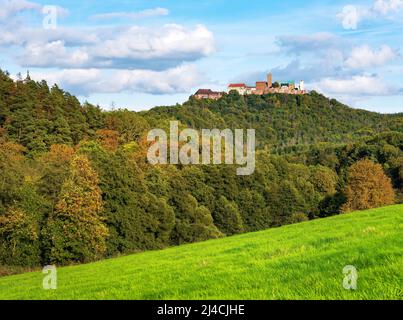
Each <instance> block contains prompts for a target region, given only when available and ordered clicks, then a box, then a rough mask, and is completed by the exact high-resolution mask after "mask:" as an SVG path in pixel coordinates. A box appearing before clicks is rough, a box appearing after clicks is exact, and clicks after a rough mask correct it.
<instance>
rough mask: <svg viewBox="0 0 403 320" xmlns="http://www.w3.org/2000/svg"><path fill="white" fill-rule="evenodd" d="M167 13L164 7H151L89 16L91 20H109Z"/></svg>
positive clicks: (147, 16)
mask: <svg viewBox="0 0 403 320" xmlns="http://www.w3.org/2000/svg"><path fill="white" fill-rule="evenodd" d="M168 14H169V10H168V9H166V8H153V9H146V10H143V11H139V12H109V13H102V14H96V15H93V16H91V17H90V18H91V19H92V20H109V19H133V20H137V19H143V18H151V17H159V16H167V15H168Z"/></svg>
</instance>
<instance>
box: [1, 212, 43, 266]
mask: <svg viewBox="0 0 403 320" xmlns="http://www.w3.org/2000/svg"><path fill="white" fill-rule="evenodd" d="M38 239H39V227H38V222H37V221H36V220H35V218H34V216H33V214H32V213H27V212H25V211H24V210H22V209H21V208H18V207H10V208H8V209H7V211H6V213H5V214H4V215H0V263H1V264H4V265H18V266H36V265H39V263H40V253H39V241H38Z"/></svg>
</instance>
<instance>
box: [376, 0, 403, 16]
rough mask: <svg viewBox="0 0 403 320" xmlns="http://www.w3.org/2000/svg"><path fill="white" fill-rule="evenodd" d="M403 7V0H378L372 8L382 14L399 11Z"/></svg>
mask: <svg viewBox="0 0 403 320" xmlns="http://www.w3.org/2000/svg"><path fill="white" fill-rule="evenodd" d="M401 9H403V0H376V1H375V3H374V5H373V7H372V10H373V11H374V12H376V13H379V14H381V15H387V14H389V13H390V12H397V11H399V10H401Z"/></svg>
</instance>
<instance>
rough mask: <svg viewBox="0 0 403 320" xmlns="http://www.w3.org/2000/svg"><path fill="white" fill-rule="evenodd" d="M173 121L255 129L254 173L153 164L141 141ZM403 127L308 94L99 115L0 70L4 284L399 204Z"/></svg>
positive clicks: (0, 263)
mask: <svg viewBox="0 0 403 320" xmlns="http://www.w3.org/2000/svg"><path fill="white" fill-rule="evenodd" d="M174 119H177V120H180V122H181V127H186V126H192V127H195V128H199V129H202V128H205V129H212V128H227V127H228V128H240V129H247V128H255V129H257V134H256V138H257V144H258V147H259V148H260V150H259V151H258V152H257V153H256V168H255V171H254V173H253V174H252V175H250V176H237V175H236V166H234V165H205V166H204V165H194V166H182V165H160V166H153V165H151V164H149V163H148V161H147V157H146V155H147V151H148V147H149V144H148V143H147V141H146V139H145V136H146V134H147V132H148V131H149V130H150V129H152V128H165V129H167V128H168V127H169V120H174ZM402 121H403V114H398V115H380V114H377V113H371V112H367V111H361V110H354V109H351V108H348V107H346V106H343V105H342V104H340V103H338V102H337V101H335V100H329V99H327V98H325V97H324V96H322V95H319V94H317V93H311V94H309V95H304V96H287V95H273V94H272V95H265V96H262V97H260V96H248V97H241V96H239V95H237V94H232V93H231V94H229V95H226V96H224V97H223V98H222V99H220V100H218V101H207V100H203V101H197V100H193V99H190V100H189V101H188V102H186V103H184V104H183V105H177V106H172V107H158V108H154V109H152V110H150V111H146V112H138V113H136V112H131V111H127V110H115V111H103V110H101V109H100V108H99V107H97V106H94V105H91V104H89V103H85V104H80V102H79V101H78V100H77V98H76V97H74V96H73V95H71V94H69V93H67V92H65V91H63V90H62V89H60V88H58V87H57V86H53V87H52V88H49V87H48V85H47V84H46V82H44V81H43V82H40V83H38V82H35V81H32V80H30V79H29V78H28V79H25V80H18V81H13V80H12V79H11V78H10V77H9V75H8V74H7V73H4V72H0V275H1V274H2V273H10V272H14V271H15V270H14V269H13V268H14V267H15V266H23V267H27V266H40V265H48V264H53V263H56V264H58V265H60V264H70V263H78V262H88V261H93V260H97V259H102V258H104V257H111V256H116V255H120V254H127V253H131V252H136V251H144V250H150V249H158V248H164V247H168V246H172V245H180V244H183V243H191V242H197V241H203V240H207V239H212V238H217V237H223V236H226V235H233V234H239V233H243V232H250V231H256V230H263V229H267V228H271V227H277V226H281V225H284V224H290V223H295V222H299V221H304V220H307V219H315V218H318V217H325V216H329V215H335V214H339V213H341V212H348V211H351V210H356V209H367V208H372V207H378V206H382V205H387V204H393V203H395V202H398V201H399V199H400V200H401V199H402V198H403V197H400V198H399V194H400V195H402V194H403V192H402V186H403V183H402V182H403V128H402ZM323 142H328V143H323ZM273 151H274V152H273ZM273 153H276V154H275V155H273ZM356 190H358V192H355V191H356ZM395 194H397V197H395ZM4 266H5V270H3V267H4ZM10 266H11V267H10ZM10 268H11V271H10ZM17 271H18V270H17Z"/></svg>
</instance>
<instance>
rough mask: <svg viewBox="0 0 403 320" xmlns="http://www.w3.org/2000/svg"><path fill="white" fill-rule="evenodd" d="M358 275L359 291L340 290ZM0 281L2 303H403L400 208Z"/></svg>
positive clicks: (401, 220)
mask: <svg viewBox="0 0 403 320" xmlns="http://www.w3.org/2000/svg"><path fill="white" fill-rule="evenodd" d="M346 265H353V266H355V267H356V268H357V270H358V288H357V290H355V291H354V290H346V289H344V288H343V286H342V282H343V278H344V274H343V272H342V270H343V267H344V266H346ZM57 275H58V280H57V285H58V288H57V290H44V289H43V288H42V279H43V274H42V273H41V272H32V273H26V274H21V275H15V276H9V277H4V278H0V299H237V300H238V299H403V205H396V206H390V207H385V208H380V209H373V210H368V211H362V212H354V213H351V214H345V215H340V216H336V217H331V218H327V219H320V220H314V221H309V222H304V223H300V224H296V225H289V226H284V227H281V228H277V229H270V230H267V231H261V232H255V233H249V234H244V235H240V236H234V237H229V238H224V239H219V240H211V241H207V242H203V243H197V244H190V245H184V246H180V247H176V248H170V249H166V250H162V251H152V252H144V253H139V254H134V255H130V256H126V257H120V258H115V259H110V260H104V261H100V262H96V263H91V264H86V265H79V266H72V267H64V268H59V269H58V271H57Z"/></svg>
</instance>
